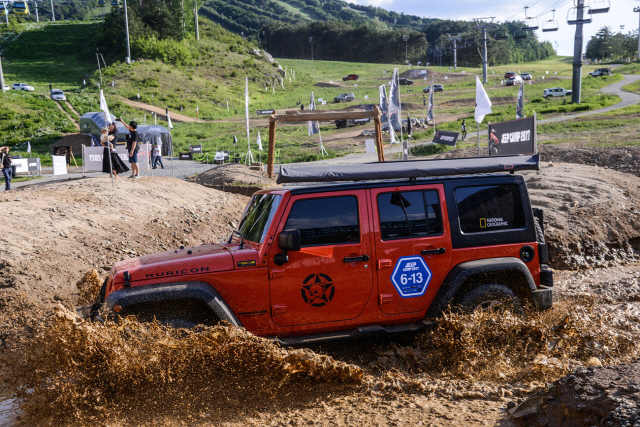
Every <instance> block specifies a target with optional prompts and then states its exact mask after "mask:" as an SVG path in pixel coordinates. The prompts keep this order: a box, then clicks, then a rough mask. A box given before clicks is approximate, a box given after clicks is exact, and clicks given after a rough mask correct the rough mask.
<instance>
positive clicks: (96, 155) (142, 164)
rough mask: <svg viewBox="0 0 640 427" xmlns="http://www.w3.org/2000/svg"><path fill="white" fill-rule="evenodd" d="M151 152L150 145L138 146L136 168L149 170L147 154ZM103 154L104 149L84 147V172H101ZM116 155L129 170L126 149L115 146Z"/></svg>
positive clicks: (121, 146) (129, 164)
mask: <svg viewBox="0 0 640 427" xmlns="http://www.w3.org/2000/svg"><path fill="white" fill-rule="evenodd" d="M150 152H151V144H140V151H138V166H139V168H140V170H149V153H150ZM103 154H104V147H84V159H83V161H84V170H85V172H90V171H102V156H103ZM116 154H118V157H120V159H121V160H122V161H123V162H124V164H125V165H127V166H128V167H129V168H131V163H129V153H128V152H127V147H125V146H124V145H116Z"/></svg>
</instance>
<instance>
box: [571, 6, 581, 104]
mask: <svg viewBox="0 0 640 427" xmlns="http://www.w3.org/2000/svg"><path fill="white" fill-rule="evenodd" d="M577 1H578V4H577V10H576V12H577V23H576V38H575V40H574V42H573V77H572V79H571V102H572V103H573V104H579V103H580V92H581V89H582V23H581V22H582V20H583V19H584V0H577Z"/></svg>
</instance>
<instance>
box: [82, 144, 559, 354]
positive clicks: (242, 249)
mask: <svg viewBox="0 0 640 427" xmlns="http://www.w3.org/2000/svg"><path fill="white" fill-rule="evenodd" d="M519 157H520V156H511V157H510V158H504V157H503V158H497V159H495V161H494V163H493V165H494V167H493V168H492V169H491V170H492V171H495V173H493V174H478V175H473V176H469V174H470V173H472V172H471V171H472V170H475V169H474V165H473V164H471V165H470V164H468V163H464V164H461V163H460V162H461V159H451V160H438V161H435V162H438V163H437V164H436V165H433V166H431V165H429V166H425V165H417V164H416V165H412V166H413V167H425V168H426V169H427V170H429V168H431V167H440V166H442V167H445V168H448V169H449V170H451V169H454V168H455V169H456V170H457V172H456V173H457V174H458V175H457V176H456V175H452V176H437V177H430V178H422V177H420V178H418V179H416V178H411V179H406V178H402V179H401V178H395V179H394V178H391V176H390V175H389V174H388V172H389V171H390V169H388V168H387V169H384V167H383V166H381V165H375V164H370V165H359V169H358V173H360V175H359V176H362V178H359V181H357V182H348V183H340V182H321V183H319V181H323V180H325V181H326V179H327V177H328V176H329V175H331V176H335V177H336V178H337V180H341V179H342V178H343V177H345V176H350V174H349V172H348V168H342V169H341V170H340V171H339V172H338V174H337V175H334V171H332V170H331V169H330V168H327V169H326V170H325V169H323V170H321V171H318V172H315V171H312V169H321V168H308V170H305V171H304V172H305V174H306V177H303V176H302V175H301V174H299V173H297V172H296V171H291V170H289V171H288V172H293V174H294V178H299V179H298V180H296V181H295V182H302V181H305V182H308V183H310V184H309V185H307V186H303V185H293V186H287V187H278V188H272V189H268V190H261V191H259V192H257V193H255V194H254V195H253V197H252V198H251V200H250V201H249V204H248V206H247V208H246V209H245V211H244V215H243V216H242V219H241V220H240V222H239V225H238V227H237V230H234V231H233V232H232V233H231V236H230V237H229V238H228V239H226V241H223V242H220V243H217V244H212V243H209V242H206V243H205V244H203V245H198V246H189V247H184V246H181V247H180V248H175V249H173V248H171V250H169V251H166V252H160V253H156V254H149V255H144V256H142V257H137V258H130V259H125V260H122V261H118V262H116V263H115V264H113V266H112V267H111V269H110V272H109V275H108V276H107V278H106V279H105V281H104V283H103V285H102V289H101V290H100V292H99V293H98V296H97V300H96V302H95V303H94V304H93V305H89V306H86V307H81V308H79V310H78V311H79V313H80V314H81V315H90V317H92V318H94V319H95V318H96V316H98V315H99V316H100V318H104V317H107V318H117V317H127V316H132V315H133V316H136V317H137V318H138V320H140V321H153V319H156V320H157V321H158V322H160V323H162V324H166V325H170V326H176V327H186V328H191V327H195V326H196V325H199V324H205V325H206V324H217V323H219V322H227V323H228V324H229V325H233V326H236V327H240V328H244V329H246V330H247V331H248V332H250V333H252V334H255V335H257V336H263V337H272V338H274V339H277V340H278V341H280V342H281V343H283V344H286V345H293V344H301V343H305V342H311V341H313V340H315V341H317V340H319V339H337V338H346V337H355V336H358V335H364V334H371V333H373V332H379V333H391V332H408V331H417V330H420V329H422V328H423V327H425V326H426V325H425V320H427V321H428V320H429V319H433V318H436V317H438V316H440V315H441V314H442V313H445V312H447V310H449V309H451V308H453V309H454V310H460V311H462V312H466V313H471V312H474V311H476V310H500V309H509V310H510V311H511V312H513V313H516V314H523V315H524V313H525V312H524V309H523V306H524V305H525V304H530V305H531V306H532V307H533V308H535V309H538V310H545V309H549V308H551V307H552V304H553V301H552V296H553V271H552V270H551V269H549V268H548V267H547V264H548V262H549V256H548V251H547V244H546V243H545V238H544V228H543V225H542V219H543V211H542V210H541V209H537V208H532V206H531V202H530V200H529V193H528V191H527V186H526V184H525V180H524V178H523V177H522V176H521V175H512V174H510V172H511V173H513V171H514V169H515V170H516V171H517V170H520V167H524V163H520V164H518V165H516V166H515V167H514V164H513V163H515V162H521V161H519V160H518V158H519ZM534 160H535V159H534ZM445 162H449V163H445ZM456 162H457V163H456ZM504 162H506V163H508V165H506V164H504ZM421 163H427V162H421ZM428 163H432V162H428ZM483 165H485V166H483V168H484V169H483V168H480V169H482V170H487V169H486V165H487V163H486V162H485V163H483ZM529 168H530V169H532V167H529ZM438 170H441V169H438ZM307 172H309V173H307ZM405 172H406V170H405ZM500 172H502V173H500ZM288 176H289V178H291V177H292V175H291V174H289V175H288ZM381 176H382V177H383V178H385V179H384V180H380V178H379V177H381ZM280 177H282V175H280ZM280 181H281V180H280V178H279V179H278V182H280ZM284 181H285V182H292V181H288V180H286V179H285V180H284ZM408 207H411V210H410V211H409V210H408V209H407V208H408ZM408 212H409V213H408ZM327 254H330V255H331V256H327Z"/></svg>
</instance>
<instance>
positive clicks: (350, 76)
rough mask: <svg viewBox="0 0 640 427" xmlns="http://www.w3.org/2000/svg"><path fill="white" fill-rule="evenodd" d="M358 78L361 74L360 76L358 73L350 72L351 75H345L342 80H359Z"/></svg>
mask: <svg viewBox="0 0 640 427" xmlns="http://www.w3.org/2000/svg"><path fill="white" fill-rule="evenodd" d="M358 78H359V76H358V75H357V74H349V75H347V76H344V77H343V78H342V81H343V82H346V81H348V80H358Z"/></svg>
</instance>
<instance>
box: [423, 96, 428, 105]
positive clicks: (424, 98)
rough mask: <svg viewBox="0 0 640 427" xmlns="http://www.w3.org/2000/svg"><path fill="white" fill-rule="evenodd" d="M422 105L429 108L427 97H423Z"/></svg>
mask: <svg viewBox="0 0 640 427" xmlns="http://www.w3.org/2000/svg"><path fill="white" fill-rule="evenodd" d="M422 105H423V106H425V107H426V106H427V97H426V96H424V95H422Z"/></svg>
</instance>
